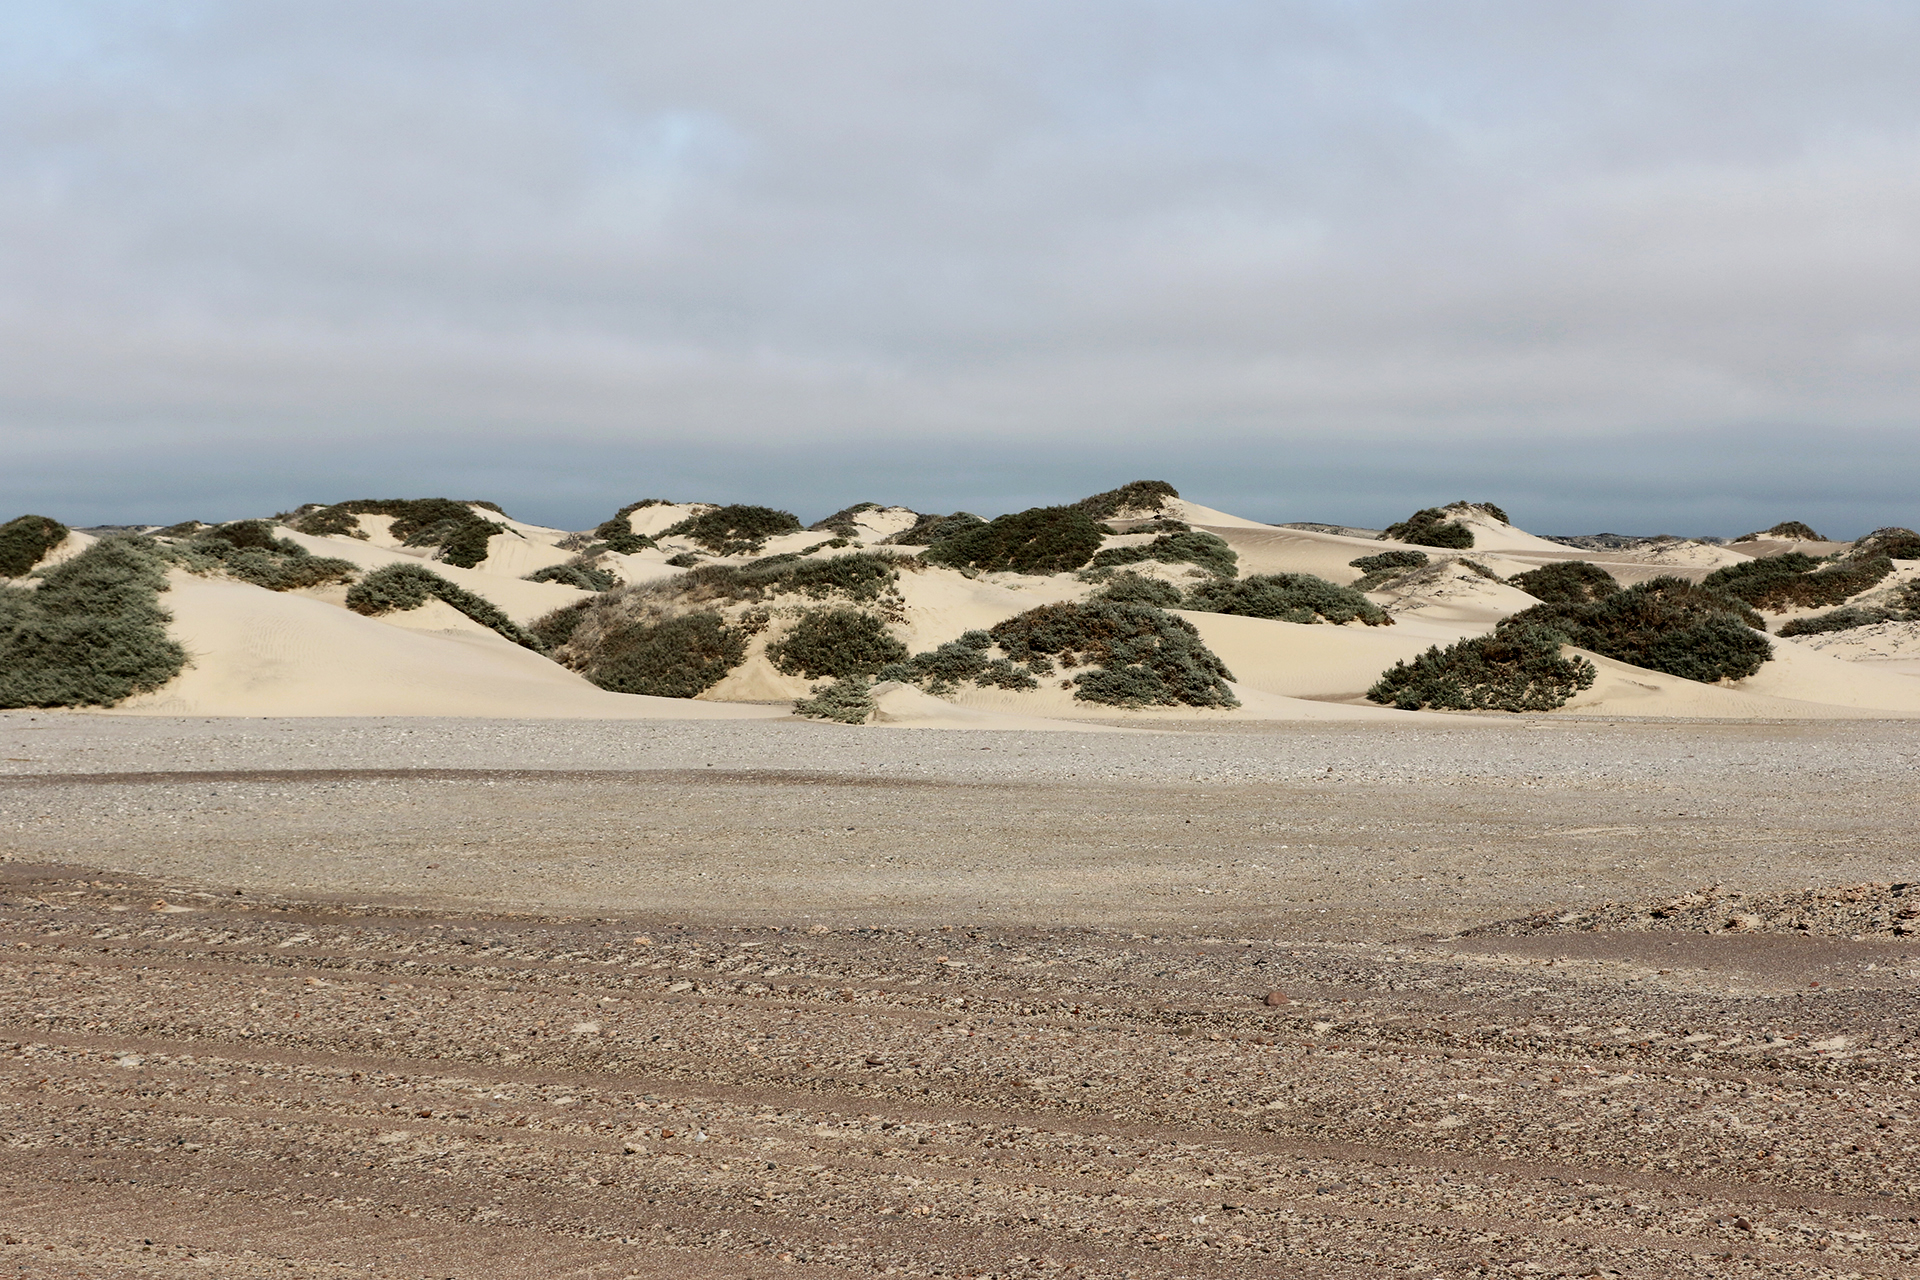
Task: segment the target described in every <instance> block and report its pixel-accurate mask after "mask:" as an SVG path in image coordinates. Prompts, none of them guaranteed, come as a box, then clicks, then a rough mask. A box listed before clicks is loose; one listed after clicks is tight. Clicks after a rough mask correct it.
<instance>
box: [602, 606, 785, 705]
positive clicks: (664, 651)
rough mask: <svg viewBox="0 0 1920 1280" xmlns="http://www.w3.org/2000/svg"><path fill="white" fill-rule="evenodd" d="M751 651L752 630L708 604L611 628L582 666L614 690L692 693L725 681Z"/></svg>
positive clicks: (667, 694)
mask: <svg viewBox="0 0 1920 1280" xmlns="http://www.w3.org/2000/svg"><path fill="white" fill-rule="evenodd" d="M746 656H747V633H746V632H745V631H743V630H741V629H740V628H738V627H733V626H729V625H728V624H727V621H726V619H724V618H722V617H721V616H720V615H719V614H718V613H714V612H711V611H705V610H703V611H700V612H697V613H683V614H679V615H677V616H675V617H669V618H661V619H657V620H645V621H636V622H634V623H632V624H630V625H626V626H616V627H613V628H611V629H609V630H608V631H607V632H606V634H604V635H602V636H600V637H599V640H598V642H597V643H596V645H595V646H594V649H593V652H592V655H591V659H590V661H588V662H587V663H586V664H585V665H584V666H583V667H581V668H580V672H581V674H582V675H584V676H585V677H586V678H587V679H588V680H591V681H592V682H593V683H594V684H597V685H599V686H600V687H601V688H602V689H611V690H612V691H613V692H615V693H638V694H646V695H650V696H652V697H656V698H692V697H696V696H698V695H699V694H702V693H705V692H706V691H707V690H708V689H711V688H712V687H713V686H714V685H716V684H718V683H720V681H721V679H722V678H723V677H725V676H726V674H727V672H729V671H731V670H733V669H734V668H735V667H737V666H739V665H740V663H741V662H742V661H744V660H745V658H746Z"/></svg>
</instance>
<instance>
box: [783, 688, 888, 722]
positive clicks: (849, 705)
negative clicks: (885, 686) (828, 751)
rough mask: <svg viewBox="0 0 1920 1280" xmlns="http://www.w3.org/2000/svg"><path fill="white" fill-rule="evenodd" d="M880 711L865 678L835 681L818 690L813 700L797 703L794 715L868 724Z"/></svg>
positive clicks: (794, 706) (808, 699)
mask: <svg viewBox="0 0 1920 1280" xmlns="http://www.w3.org/2000/svg"><path fill="white" fill-rule="evenodd" d="M877 710H879V708H878V707H877V706H875V705H874V701H873V686H872V685H871V684H869V683H868V682H867V678H866V677H865V676H852V677H849V678H847V679H844V680H835V681H834V682H833V683H832V684H830V685H826V686H824V687H823V688H819V689H815V690H814V692H813V696H812V697H810V698H798V699H795V700H794V704H793V712H794V714H795V715H800V716H806V717H807V718H808V719H810V720H837V721H839V722H840V723H841V724H865V723H866V722H867V721H869V720H871V719H872V718H873V713H874V712H875V711H877Z"/></svg>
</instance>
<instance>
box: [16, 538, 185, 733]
mask: <svg viewBox="0 0 1920 1280" xmlns="http://www.w3.org/2000/svg"><path fill="white" fill-rule="evenodd" d="M166 589H167V574H166V560H165V558H164V557H163V556H162V555H161V554H160V553H159V550H158V549H157V548H156V547H155V546H154V544H153V543H152V542H150V541H149V540H147V539H145V538H139V537H117V538H107V539H104V540H102V541H100V542H97V543H95V544H94V545H93V546H91V547H88V548H87V549H86V550H85V551H84V552H82V553H81V554H79V555H77V556H75V557H74V558H73V559H71V560H68V561H66V562H65V563H64V564H59V565H55V566H54V567H53V568H51V569H48V570H46V571H44V572H43V573H42V574H41V575H40V585H39V587H38V588H37V589H32V588H26V587H0V707H85V706H103V707H110V706H113V705H115V704H116V703H119V702H123V701H125V700H126V699H127V698H130V697H132V696H133V695H134V694H137V693H147V692H150V691H151V690H154V689H158V688H160V687H161V686H162V685H164V684H166V683H167V682H168V681H169V680H171V679H173V678H174V677H175V676H176V675H178V674H180V671H181V670H182V669H183V668H184V667H185V666H186V664H187V653H186V650H185V649H183V648H181V647H180V645H179V644H177V643H175V642H174V641H173V640H172V639H170V638H169V637H168V635H167V623H168V621H169V620H170V616H169V615H168V613H167V612H166V610H165V609H163V608H161V606H160V602H159V600H160V593H161V592H163V591H165V590H166Z"/></svg>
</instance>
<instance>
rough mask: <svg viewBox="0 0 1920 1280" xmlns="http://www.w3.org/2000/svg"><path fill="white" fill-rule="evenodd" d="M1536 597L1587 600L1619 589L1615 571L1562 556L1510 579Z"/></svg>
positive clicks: (1552, 600) (1557, 601)
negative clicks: (1562, 558)
mask: <svg viewBox="0 0 1920 1280" xmlns="http://www.w3.org/2000/svg"><path fill="white" fill-rule="evenodd" d="M1507 583H1508V585H1510V586H1515V587H1518V588H1520V589H1521V590H1522V591H1524V592H1526V593H1527V594H1528V595H1530V596H1532V597H1533V598H1534V599H1536V600H1542V601H1545V602H1546V603H1548V604H1584V603H1586V602H1587V601H1589V600H1599V599H1601V598H1603V597H1605V596H1610V595H1612V594H1613V593H1614V592H1616V591H1618V590H1619V589H1620V584H1619V583H1618V582H1617V581H1615V580H1614V577H1613V575H1612V574H1610V573H1608V572H1607V571H1606V570H1605V569H1602V568H1601V567H1600V566H1599V565H1597V564H1590V563H1588V562H1587V561H1585V560H1560V561H1556V562H1555V563H1553V564H1549V565H1543V566H1541V567H1540V568H1538V569H1533V570H1530V571H1529V572H1527V573H1516V574H1514V575H1513V576H1512V577H1511V578H1508V579H1507Z"/></svg>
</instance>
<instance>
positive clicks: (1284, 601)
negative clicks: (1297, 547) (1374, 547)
mask: <svg viewBox="0 0 1920 1280" xmlns="http://www.w3.org/2000/svg"><path fill="white" fill-rule="evenodd" d="M1185 607H1186V608H1188V609H1192V610H1195V611H1196V612H1199V613H1231V614H1237V615H1239V616H1240V617H1243V618H1275V619H1278V620H1279V621H1281V622H1304V623H1314V622H1330V623H1334V624H1336V625H1338V624H1340V623H1344V622H1352V621H1354V620H1356V619H1358V620H1359V621H1361V622H1364V623H1365V624H1366V625H1368V626H1370V627H1390V626H1392V625H1393V616H1392V615H1391V614H1389V613H1388V612H1387V611H1386V610H1385V609H1382V608H1381V607H1380V606H1379V605H1377V604H1375V603H1374V602H1373V601H1371V600H1369V599H1367V598H1366V597H1365V596H1363V595H1361V594H1360V593H1359V592H1358V591H1355V590H1354V589H1353V588H1352V587H1342V586H1336V585H1335V584H1333V583H1331V582H1328V581H1327V580H1326V579H1325V578H1316V577H1314V576H1313V575H1312V574H1310V573H1261V574H1255V575H1253V576H1252V577H1250V578H1242V579H1240V580H1239V581H1237V582H1234V581H1226V580H1219V579H1216V580H1215V581H1212V582H1203V583H1200V584H1199V585H1198V586H1196V587H1194V588H1193V589H1192V590H1191V591H1189V592H1187V597H1186V604H1185Z"/></svg>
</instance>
